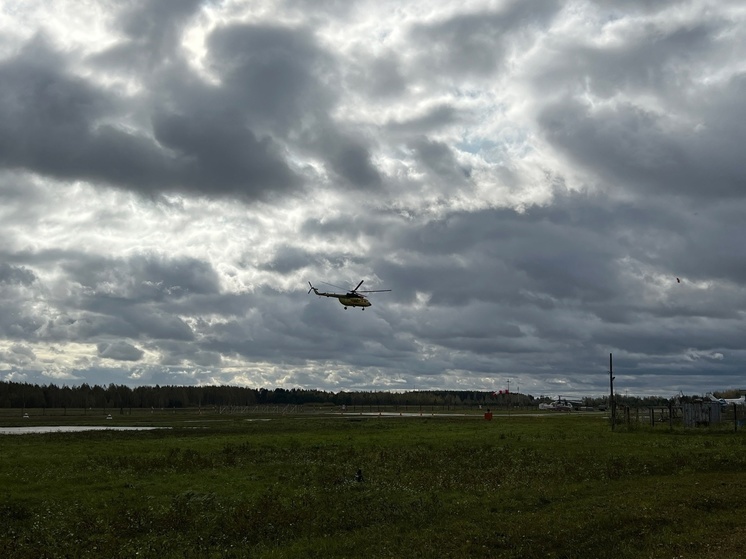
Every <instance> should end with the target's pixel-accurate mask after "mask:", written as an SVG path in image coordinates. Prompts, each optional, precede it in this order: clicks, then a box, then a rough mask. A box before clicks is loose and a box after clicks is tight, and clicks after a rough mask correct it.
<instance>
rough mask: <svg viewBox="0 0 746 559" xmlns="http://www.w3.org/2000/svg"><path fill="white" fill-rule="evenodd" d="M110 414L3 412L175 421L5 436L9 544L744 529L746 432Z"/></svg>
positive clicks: (271, 554)
mask: <svg viewBox="0 0 746 559" xmlns="http://www.w3.org/2000/svg"><path fill="white" fill-rule="evenodd" d="M16 415H18V416H20V414H16ZM112 415H113V417H114V421H109V422H106V421H104V420H103V417H104V416H103V415H101V414H98V415H96V416H92V415H90V414H89V415H86V416H83V415H78V416H76V415H75V414H74V413H71V412H68V415H62V416H60V415H56V414H52V413H51V412H50V413H49V415H47V416H45V417H37V416H36V415H34V416H32V418H31V419H30V420H25V422H22V421H20V420H17V419H16V417H15V416H13V417H10V416H7V417H3V416H1V415H0V423H2V424H5V425H9V424H16V425H21V424H22V425H28V424H57V423H62V424H64V423H67V424H80V423H82V422H83V421H90V422H91V423H96V424H101V425H105V424H107V423H108V424H112V423H113V424H116V425H120V424H125V423H126V424H133V425H154V426H168V427H171V428H170V429H167V430H157V431H142V432H113V431H107V432H84V433H70V434H48V435H24V436H17V435H13V436H0V550H1V551H0V555H2V557H5V558H26V557H28V558H32V557H33V558H35V559H38V558H43V557H50V558H51V557H91V558H93V557H135V556H140V557H166V558H167V557H180V558H184V557H216V558H217V557H258V558H283V557H324V558H333V557H366V558H371V557H412V558H418V557H422V558H425V557H438V558H447V557H515V558H519V557H520V558H534V557H536V558H538V557H541V558H565V557H566V558H570V557H598V558H606V557H608V558H611V557H614V558H625V557H630V558H631V557H634V558H640V557H650V558H657V557H660V558H668V559H671V558H674V557H677V558H678V557H697V558H709V557H712V558H714V557H718V558H720V557H735V556H739V555H741V553H742V548H743V539H744V537H746V527H744V524H743V522H742V521H741V519H742V518H743V515H744V512H745V509H746V505H744V504H743V500H742V499H741V495H742V494H743V493H744V489H746V452H745V451H746V436H744V435H743V434H742V433H740V432H739V433H732V432H729V431H726V430H724V429H723V430H717V429H714V430H707V429H700V430H681V429H675V430H673V431H670V430H669V429H668V427H667V426H666V427H662V426H656V427H655V428H653V429H650V428H647V427H641V428H638V429H635V430H625V429H621V428H620V429H619V430H617V432H614V433H612V432H611V430H610V428H609V426H608V423H607V422H605V421H604V420H603V419H602V418H601V417H600V416H597V415H589V416H580V415H578V414H573V415H567V416H551V417H530V416H523V415H519V414H513V415H512V416H511V417H509V418H508V417H495V419H494V420H493V421H491V422H488V421H484V420H482V419H480V418H479V417H478V416H471V417H453V418H436V417H428V416H423V417H422V418H402V419H400V418H378V417H359V416H352V417H339V416H337V417H329V416H322V415H310V414H303V415H297V416H280V415H275V416H267V417H270V419H271V420H270V421H247V419H248V418H249V416H241V415H232V416H225V415H213V416H209V415H197V414H196V412H180V413H177V414H174V413H170V412H164V413H156V414H150V413H148V414H145V413H133V415H131V416H130V415H128V414H118V413H113V414H112ZM358 469H361V470H362V473H363V476H364V480H363V481H362V482H357V481H356V480H355V474H356V472H357V470H358Z"/></svg>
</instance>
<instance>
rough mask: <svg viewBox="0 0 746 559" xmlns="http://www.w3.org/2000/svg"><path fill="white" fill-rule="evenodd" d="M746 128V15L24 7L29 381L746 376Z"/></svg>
mask: <svg viewBox="0 0 746 559" xmlns="http://www.w3.org/2000/svg"><path fill="white" fill-rule="evenodd" d="M745 123H746V6H744V4H743V2H742V1H741V0H730V1H729V0H713V1H699V0H691V1H684V0H682V1H663V0H661V1H656V2H651V1H649V0H630V1H626V2H615V1H611V0H595V1H582V0H567V1H552V0H531V1H528V0H516V1H513V2H511V1H509V0H458V1H451V0H435V1H433V0H411V1H406V2H402V1H401V0H375V1H372V0H317V1H314V2H311V1H303V0H253V1H242V0H224V1H219V0H214V1H198V0H129V1H121V0H116V1H114V0H111V1H109V2H106V1H103V0H69V1H65V0H54V1H47V0H43V1H42V0H5V1H4V2H2V3H0V380H12V381H19V382H31V383H40V384H49V383H55V384H68V385H78V384H81V383H83V382H87V383H91V384H93V383H96V384H109V383H112V382H113V383H116V384H127V385H130V386H135V385H139V384H156V383H158V384H188V385H193V384H240V385H248V386H254V387H262V386H263V387H267V388H273V387H285V388H294V387H298V388H319V389H324V390H331V391H335V392H336V391H340V390H389V389H391V390H414V389H426V388H444V389H486V390H497V389H504V388H507V387H508V383H509V384H510V388H511V390H520V391H521V392H524V393H529V394H534V395H536V396H538V395H540V394H546V395H559V394H563V395H600V394H603V393H606V392H608V361H609V354H610V353H612V354H613V355H614V372H615V375H616V377H617V380H616V387H617V389H618V390H619V391H620V392H628V393H629V394H636V395H646V394H654V395H663V396H670V395H673V394H675V393H677V392H678V391H679V390H682V391H684V392H685V393H687V394H690V393H704V392H706V391H709V390H721V389H729V388H746V378H744V376H745V373H746V314H745V311H746V248H745V247H746V245H745V244H744V243H746V148H745V147H744V146H746V124H745ZM677 278H678V280H677ZM361 279H364V280H365V283H364V284H363V285H364V287H367V288H368V289H391V290H392V291H391V292H390V293H378V294H371V295H370V299H371V301H372V303H373V306H371V307H370V308H368V309H366V310H365V311H364V312H363V311H361V310H360V309H352V308H350V309H348V310H345V309H344V308H343V306H342V305H340V304H339V303H338V302H337V301H336V300H334V299H327V298H319V297H316V296H315V295H313V293H312V294H310V295H309V294H307V290H308V282H309V281H311V282H313V283H314V285H317V286H318V287H319V288H323V290H325V291H334V290H335V288H332V287H329V286H327V285H325V284H323V283H321V282H329V283H332V284H335V285H338V286H342V287H350V288H352V287H354V286H355V285H357V283H358V282H359V281H360V280H361Z"/></svg>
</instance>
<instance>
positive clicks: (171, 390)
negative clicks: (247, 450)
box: [0, 381, 691, 409]
mask: <svg viewBox="0 0 746 559" xmlns="http://www.w3.org/2000/svg"><path fill="white" fill-rule="evenodd" d="M681 398H682V399H685V400H688V399H690V398H691V397H686V396H683V395H682V396H681ZM615 399H616V401H617V403H618V404H624V405H628V406H630V407H649V406H650V407H655V406H663V405H667V403H668V401H669V400H668V399H667V398H660V397H645V398H637V397H633V396H630V397H627V396H621V395H616V397H615ZM550 400H551V398H549V397H545V396H540V397H538V398H534V396H531V395H529V394H520V393H510V394H508V393H507V391H498V392H492V391H478V390H418V391H409V392H386V391H352V392H350V391H340V392H327V391H324V390H314V389H302V388H293V389H285V388H274V389H266V388H250V387H245V386H230V385H218V386H213V385H210V386H178V385H165V386H160V385H155V386H137V387H134V388H132V387H129V386H126V385H121V384H113V383H112V384H109V385H108V386H100V385H97V384H94V385H89V384H85V383H84V384H81V385H78V386H68V385H62V386H59V385H56V384H47V385H39V384H29V383H20V382H9V381H0V408H84V409H88V408H160V409H165V408H169V409H171V408H198V407H200V408H210V407H220V406H254V405H264V404H275V405H287V404H291V405H304V404H311V405H328V406H343V405H345V406H449V407H450V406H453V407H457V406H473V407H477V406H485V407H496V408H499V407H505V406H511V407H531V406H538V404H539V403H540V402H548V401H550ZM606 400H607V398H605V397H598V398H583V399H582V405H584V406H588V407H597V406H599V405H601V404H605V403H606Z"/></svg>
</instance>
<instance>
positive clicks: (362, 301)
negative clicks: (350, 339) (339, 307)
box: [308, 280, 391, 310]
mask: <svg viewBox="0 0 746 559" xmlns="http://www.w3.org/2000/svg"><path fill="white" fill-rule="evenodd" d="M364 281H365V280H360V283H358V284H357V286H356V287H355V289H350V290H349V291H348V292H347V293H324V292H323V291H319V290H318V289H316V288H315V287H314V286H313V285H311V282H310V281H309V282H308V285H310V286H311V289H309V290H308V293H311V291H313V292H314V293H315V294H316V295H318V296H319V297H334V298H335V299H338V300H339V302H340V303H341V304H343V305H344V307H345V310H347V307H362V310H365V307H370V301H368V299H367V298H366V297H365V295H363V293H383V292H384V291H391V290H390V289H363V290H361V291H358V290H359V289H360V286H361V285H363V282H364ZM321 283H326V282H321ZM326 285H331V286H332V287H336V288H338V289H344V287H339V286H338V285H332V284H331V283H326Z"/></svg>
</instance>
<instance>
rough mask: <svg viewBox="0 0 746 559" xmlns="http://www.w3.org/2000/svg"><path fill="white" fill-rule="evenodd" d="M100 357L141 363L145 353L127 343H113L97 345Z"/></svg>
mask: <svg viewBox="0 0 746 559" xmlns="http://www.w3.org/2000/svg"><path fill="white" fill-rule="evenodd" d="M96 348H97V350H98V355H99V357H104V358H106V359H114V360H116V361H139V360H140V359H141V358H142V356H143V355H144V354H145V352H144V351H143V350H141V349H138V348H136V347H135V346H133V345H132V344H129V343H127V342H121V341H120V342H113V343H104V342H101V343H99V344H96Z"/></svg>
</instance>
